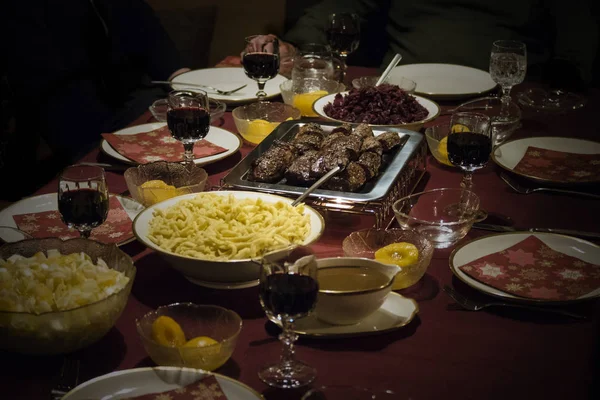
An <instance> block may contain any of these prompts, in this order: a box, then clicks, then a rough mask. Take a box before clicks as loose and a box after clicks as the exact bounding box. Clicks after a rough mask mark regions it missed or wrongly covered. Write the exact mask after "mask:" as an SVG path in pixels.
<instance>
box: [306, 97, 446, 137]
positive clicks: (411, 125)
mask: <svg viewBox="0 0 600 400" xmlns="http://www.w3.org/2000/svg"><path fill="white" fill-rule="evenodd" d="M354 90H355V89H354ZM339 94H340V95H341V96H346V95H348V92H340V93H339ZM337 95H338V94H337V93H335V94H330V95H327V96H323V97H321V98H320V99H318V100H317V101H315V103H314V106H313V107H314V110H315V112H316V113H317V114H318V115H319V116H320V117H322V118H325V119H326V120H329V121H333V122H338V123H340V124H342V123H350V124H352V125H358V122H349V121H343V120H340V119H335V118H332V117H330V116H329V115H327V114H326V113H325V106H326V105H327V104H329V103H333V102H334V100H335V96H337ZM411 96H413V97H414V98H415V99H416V101H417V102H418V103H419V104H420V105H422V106H423V107H424V108H425V109H426V110H427V116H426V117H425V118H423V119H422V120H419V121H412V122H407V123H402V124H388V125H381V124H369V125H370V126H371V127H372V128H385V127H396V128H404V129H410V130H413V131H418V130H419V129H421V128H422V127H423V125H425V124H426V123H428V122H431V121H433V120H435V119H436V118H437V117H438V116H439V115H440V106H439V105H438V104H437V103H436V102H434V101H432V100H429V99H427V98H425V97H421V96H416V95H411Z"/></svg>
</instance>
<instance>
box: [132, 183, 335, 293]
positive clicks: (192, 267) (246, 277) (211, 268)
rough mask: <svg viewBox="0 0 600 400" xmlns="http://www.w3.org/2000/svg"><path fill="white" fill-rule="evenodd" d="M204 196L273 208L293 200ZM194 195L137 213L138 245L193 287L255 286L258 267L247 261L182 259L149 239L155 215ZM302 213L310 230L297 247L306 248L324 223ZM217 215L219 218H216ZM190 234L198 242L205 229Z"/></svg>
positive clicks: (309, 212) (306, 210)
mask: <svg viewBox="0 0 600 400" xmlns="http://www.w3.org/2000/svg"><path fill="white" fill-rule="evenodd" d="M205 194H207V195H210V196H233V198H234V199H237V200H243V199H251V200H256V201H258V200H260V201H264V202H266V203H273V204H275V203H277V202H284V203H286V204H290V203H291V202H292V201H293V199H289V198H286V197H282V196H277V195H272V194H267V193H260V192H249V191H226V190H223V191H214V192H207V193H205ZM197 195H198V194H196V193H191V194H186V195H181V196H177V197H173V198H170V199H168V200H165V201H163V202H160V203H157V204H154V205H152V206H150V207H148V208H146V209H145V210H143V211H142V212H140V213H139V214H138V215H137V217H136V218H135V219H134V221H133V233H134V234H135V236H136V237H137V239H138V240H139V241H140V242H141V243H142V244H144V245H145V246H147V247H149V248H150V249H152V250H154V251H156V252H158V253H159V254H160V255H161V256H162V257H163V258H164V259H165V260H166V261H167V263H168V264H169V265H170V266H171V267H172V268H173V269H175V270H177V271H179V272H181V273H182V274H183V275H184V276H185V277H186V278H187V279H188V280H190V281H191V282H193V283H196V284H198V285H202V286H207V287H212V288H221V289H223V288H225V289H239V288H244V287H251V286H255V285H257V284H258V278H259V275H260V264H258V263H256V262H254V261H252V259H251V258H243V259H235V260H214V259H207V258H200V257H192V256H186V255H181V254H178V253H175V252H172V251H168V250H165V249H163V248H162V247H160V246H159V245H157V244H156V243H155V242H154V241H153V240H152V239H151V237H150V224H151V222H152V219H153V218H154V215H155V213H157V212H162V211H165V210H167V209H169V208H170V207H173V206H176V205H177V204H178V203H179V202H180V201H186V200H191V199H193V198H194V197H196V196H197ZM303 213H304V215H306V216H308V218H309V221H310V229H309V231H308V234H307V236H306V237H305V239H304V242H303V243H301V244H310V243H312V242H314V241H316V240H317V239H318V238H319V237H320V236H321V234H322V233H323V229H324V226H325V223H324V221H323V217H322V216H321V214H319V213H318V212H317V211H315V210H314V209H313V208H311V207H308V206H303ZM215 215H216V216H215V218H216V219H219V218H225V217H226V216H228V214H227V210H223V211H222V212H221V213H216V214H215ZM218 215H221V216H220V217H219V216H218ZM276 217H277V215H276V213H275V215H273V218H276ZM168 218H170V217H168ZM213 222H214V221H213ZM194 223H196V222H194ZM213 229H214V227H213ZM193 231H194V232H196V233H197V235H198V239H199V240H201V239H202V232H206V229H204V228H202V229H193ZM183 239H185V238H183ZM183 239H182V241H183ZM228 240H229V241H230V242H231V241H232V240H231V237H229V239H228ZM282 247H286V245H282ZM272 250H275V249H272Z"/></svg>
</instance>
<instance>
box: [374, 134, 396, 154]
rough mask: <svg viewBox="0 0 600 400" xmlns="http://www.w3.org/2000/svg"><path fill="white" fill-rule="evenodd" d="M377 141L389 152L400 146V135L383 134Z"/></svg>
mask: <svg viewBox="0 0 600 400" xmlns="http://www.w3.org/2000/svg"><path fill="white" fill-rule="evenodd" d="M377 140H379V143H381V146H382V147H383V151H384V152H388V151H390V150H392V149H393V148H394V147H396V146H398V145H399V144H400V135H398V133H397V132H390V131H388V132H383V133H382V134H381V135H379V136H377Z"/></svg>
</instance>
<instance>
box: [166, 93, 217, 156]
mask: <svg viewBox="0 0 600 400" xmlns="http://www.w3.org/2000/svg"><path fill="white" fill-rule="evenodd" d="M167 104H168V108H167V125H168V126H169V131H170V132H171V136H173V138H175V139H177V140H179V141H180V142H181V143H182V144H183V149H184V154H183V160H184V163H185V164H187V165H193V163H194V158H195V157H194V144H195V143H196V142H198V141H200V140H202V139H204V138H205V137H206V135H207V134H208V131H209V129H210V106H209V101H208V94H206V92H204V91H202V90H194V91H193V92H192V91H189V90H174V91H172V92H170V93H169V96H168V97H167Z"/></svg>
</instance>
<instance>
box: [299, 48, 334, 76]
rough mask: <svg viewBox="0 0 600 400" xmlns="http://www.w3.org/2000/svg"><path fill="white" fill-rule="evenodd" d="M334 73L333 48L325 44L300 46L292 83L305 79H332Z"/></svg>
mask: <svg viewBox="0 0 600 400" xmlns="http://www.w3.org/2000/svg"><path fill="white" fill-rule="evenodd" d="M333 73H334V68H333V57H332V54H331V48H330V47H329V46H328V45H325V44H318V43H306V44H302V45H300V46H298V49H297V51H296V54H295V55H294V65H293V67H292V82H295V83H296V82H302V80H303V79H332V78H333Z"/></svg>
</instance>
